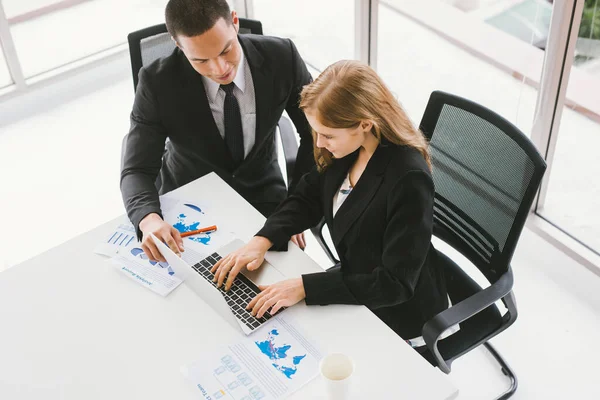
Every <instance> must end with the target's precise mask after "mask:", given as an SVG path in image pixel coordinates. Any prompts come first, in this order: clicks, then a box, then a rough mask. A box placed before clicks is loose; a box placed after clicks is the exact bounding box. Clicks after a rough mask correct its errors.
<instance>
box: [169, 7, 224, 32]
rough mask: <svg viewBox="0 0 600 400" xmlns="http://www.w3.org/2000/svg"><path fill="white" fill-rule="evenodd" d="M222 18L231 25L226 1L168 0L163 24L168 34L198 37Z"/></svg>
mask: <svg viewBox="0 0 600 400" xmlns="http://www.w3.org/2000/svg"><path fill="white" fill-rule="evenodd" d="M220 18H223V19H225V22H227V23H228V24H231V10H230V9H229V4H227V1H226V0H169V3H167V7H166V8H165V22H166V24H167V29H168V30H169V33H170V34H171V36H173V37H174V38H177V36H180V35H181V36H187V37H192V36H198V35H202V34H203V33H204V32H206V31H208V30H209V29H211V28H212V27H213V26H215V24H216V23H217V21H218V20H219V19H220Z"/></svg>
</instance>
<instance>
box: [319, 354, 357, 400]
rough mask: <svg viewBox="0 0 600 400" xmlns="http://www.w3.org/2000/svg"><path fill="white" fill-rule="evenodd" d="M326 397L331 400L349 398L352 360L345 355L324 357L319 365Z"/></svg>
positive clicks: (345, 399) (352, 367) (352, 368)
mask: <svg viewBox="0 0 600 400" xmlns="http://www.w3.org/2000/svg"><path fill="white" fill-rule="evenodd" d="M319 370H320V371H321V376H322V377H323V381H324V382H325V390H326V392H327V396H328V398H329V399H331V400H347V399H349V398H350V381H351V378H352V373H353V372H354V363H353V362H352V359H351V358H350V357H348V356H347V355H345V354H341V353H332V354H328V355H326V356H325V357H324V358H323V359H322V360H321V362H320V363H319Z"/></svg>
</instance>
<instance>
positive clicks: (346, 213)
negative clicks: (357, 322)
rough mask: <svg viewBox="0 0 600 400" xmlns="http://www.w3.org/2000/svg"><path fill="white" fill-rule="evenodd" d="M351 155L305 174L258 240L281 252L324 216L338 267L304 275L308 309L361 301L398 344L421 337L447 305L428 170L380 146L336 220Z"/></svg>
mask: <svg viewBox="0 0 600 400" xmlns="http://www.w3.org/2000/svg"><path fill="white" fill-rule="evenodd" d="M357 156H358V150H357V151H356V152H354V153H352V154H350V155H348V156H346V157H344V158H342V159H338V160H335V161H334V162H333V164H332V165H331V166H329V167H328V168H327V169H326V170H325V171H324V172H322V173H319V172H317V170H316V169H314V170H313V171H312V172H309V173H307V174H306V175H304V176H303V178H302V179H301V181H300V183H299V184H298V186H297V188H296V190H295V192H294V193H293V194H292V195H291V196H289V197H288V198H287V199H286V200H285V201H284V202H282V203H281V205H280V206H279V208H278V209H277V211H276V212H275V213H274V214H273V215H271V216H270V217H269V218H268V219H267V221H266V223H265V225H264V227H263V228H262V229H261V230H260V231H259V232H258V233H257V235H258V236H264V237H266V238H268V239H270V240H271V241H272V242H273V243H274V246H273V247H274V248H279V249H281V248H286V243H287V242H288V240H289V238H290V236H292V235H293V234H296V233H299V232H303V231H304V230H305V229H308V228H310V227H312V226H314V225H316V224H317V223H318V222H319V221H320V220H321V218H322V217H323V216H325V220H326V222H327V225H328V226H329V229H330V232H331V237H332V239H333V242H334V244H335V248H336V250H337V253H338V255H339V257H340V261H341V267H340V268H335V269H333V270H331V271H327V272H320V273H314V274H308V275H303V276H302V280H303V283H304V289H305V291H306V304H309V305H311V304H320V305H325V304H363V305H365V306H367V307H368V308H369V309H370V310H371V311H372V312H373V313H375V314H376V315H377V316H378V317H379V318H380V319H381V320H383V321H384V322H385V323H386V324H387V325H388V326H389V327H390V328H392V329H393V330H394V331H396V332H397V333H398V334H399V335H400V336H401V337H403V338H404V339H410V338H413V337H417V336H421V329H422V327H423V325H424V323H425V322H427V321H428V320H429V319H430V318H431V317H433V316H434V315H436V314H437V313H439V312H440V311H443V310H444V309H446V308H447V307H448V299H447V294H446V286H445V282H444V274H443V271H442V270H441V269H440V268H439V267H438V266H437V263H436V262H435V257H436V251H435V249H434V248H433V246H432V244H431V235H432V225H433V197H434V186H433V181H432V178H431V174H430V171H429V168H428V166H427V163H426V162H425V160H424V158H423V156H422V155H421V153H419V152H418V151H417V150H416V149H414V148H412V147H407V146H398V145H394V144H391V143H389V142H387V143H382V144H380V145H379V147H378V148H377V150H376V151H375V153H374V154H373V156H372V157H371V159H370V160H369V162H368V164H367V167H366V169H365V170H364V172H363V174H362V176H361V177H360V179H359V180H358V182H357V183H356V185H355V187H354V188H353V190H352V192H350V194H349V195H348V197H347V198H346V200H345V201H344V203H343V204H342V205H341V207H340V208H339V210H338V212H337V213H336V215H335V217H334V216H333V197H334V195H335V194H336V192H337V191H338V190H339V188H340V185H341V184H342V181H343V180H344V178H345V177H346V175H347V173H348V171H349V169H350V167H351V166H352V164H353V163H354V162H355V160H356V158H357Z"/></svg>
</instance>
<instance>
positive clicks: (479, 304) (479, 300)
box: [423, 267, 514, 373]
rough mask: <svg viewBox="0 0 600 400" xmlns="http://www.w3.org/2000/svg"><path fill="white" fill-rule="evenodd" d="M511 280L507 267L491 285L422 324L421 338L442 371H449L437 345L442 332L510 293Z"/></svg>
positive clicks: (509, 269)
mask: <svg viewBox="0 0 600 400" xmlns="http://www.w3.org/2000/svg"><path fill="white" fill-rule="evenodd" d="M513 282H514V280H513V273H512V269H511V268H510V267H509V268H508V271H507V272H506V273H505V274H504V275H502V276H501V277H500V279H498V281H496V282H495V283H494V284H493V285H491V286H489V287H487V288H485V289H484V290H482V291H480V292H478V293H475V294H474V295H473V296H471V297H468V298H466V299H465V300H463V301H461V302H459V303H457V304H455V305H453V306H452V307H450V308H448V309H446V310H444V311H442V312H441V313H439V314H437V315H436V316H435V317H433V318H432V319H430V320H429V321H427V323H425V325H424V326H423V339H424V340H425V344H426V345H427V348H428V349H429V351H431V353H432V354H433V355H434V357H435V359H436V361H437V363H438V366H439V368H440V369H441V370H442V371H443V372H445V373H449V372H450V366H449V365H448V364H447V363H446V361H445V360H444V358H443V357H442V356H441V354H440V352H439V349H438V345H437V343H438V341H439V339H440V336H441V335H442V333H444V331H445V330H446V329H448V328H450V327H452V326H454V325H456V324H458V323H460V322H463V321H464V320H466V319H469V318H471V317H472V316H474V315H475V314H477V313H479V312H481V311H482V310H485V309H486V308H487V307H489V306H491V305H492V304H494V303H495V302H497V301H498V300H501V299H503V298H504V297H505V296H507V295H508V294H509V293H511V291H512V287H513Z"/></svg>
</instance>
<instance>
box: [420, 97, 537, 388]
mask: <svg viewBox="0 0 600 400" xmlns="http://www.w3.org/2000/svg"><path fill="white" fill-rule="evenodd" d="M419 128H420V129H421V131H422V132H423V133H424V134H425V136H426V137H427V139H428V140H429V141H430V149H431V156H432V164H433V172H432V174H433V180H434V183H435V200H434V216H433V218H434V228H433V233H434V235H435V236H436V237H438V238H440V239H442V240H443V241H444V242H446V243H447V244H449V245H450V246H452V247H453V248H454V249H455V250H457V251H458V252H460V253H461V254H462V255H463V256H465V257H466V258H467V259H468V260H469V261H470V262H471V263H473V265H474V266H475V267H477V269H479V271H481V273H482V274H483V276H484V277H485V278H486V279H487V280H488V281H489V283H490V286H489V287H486V288H485V289H483V288H482V287H480V286H479V285H478V284H477V283H476V282H475V281H474V280H473V279H472V278H471V277H470V276H469V275H468V274H467V273H466V272H465V270H464V269H463V268H461V266H459V265H458V264H456V263H455V262H454V261H452V260H451V259H450V258H449V257H448V256H446V255H444V254H442V253H441V252H439V251H438V253H439V256H438V264H439V267H440V268H443V269H444V272H445V277H446V285H447V288H448V295H449V296H450V299H451V300H452V304H453V305H452V307H450V308H448V309H447V310H445V311H443V312H441V313H439V314H438V315H436V316H435V317H434V318H432V319H431V320H430V321H428V322H427V323H426V324H425V325H424V327H423V338H424V339H425V343H426V344H427V347H428V349H429V352H430V354H429V355H428V356H431V357H430V358H431V359H430V361H432V362H433V363H434V364H435V365H437V366H438V367H439V368H440V369H441V370H442V371H444V372H445V373H450V366H451V364H452V362H453V361H454V360H455V359H457V358H458V357H460V356H462V355H463V354H465V353H467V352H469V351H470V350H472V349H474V348H476V347H477V346H479V345H481V344H483V345H484V346H485V347H486V348H487V349H488V350H489V351H490V353H491V354H492V356H493V357H494V358H495V359H496V360H497V361H498V363H499V364H500V365H501V370H502V372H503V373H504V374H505V375H506V376H508V377H509V379H510V380H511V386H510V388H509V390H508V391H506V392H505V393H503V394H502V395H501V396H500V397H499V399H507V398H509V397H511V396H512V395H513V394H514V392H515V391H516V389H517V385H518V381H517V378H516V376H515V374H514V372H513V371H512V370H511V369H510V367H509V366H508V364H507V363H506V362H505V361H504V359H503V358H502V357H501V356H500V354H498V352H497V351H496V350H495V349H494V348H493V347H492V345H491V344H490V343H489V342H488V341H489V340H490V339H491V338H493V337H494V336H496V335H497V334H498V333H500V332H502V331H503V330H505V329H506V328H508V327H509V326H510V325H512V324H513V323H514V322H515V320H516V318H517V306H516V302H515V297H514V294H513V292H512V287H513V273H512V269H511V266H510V261H511V258H512V256H513V253H514V250H515V247H516V246H517V242H518V240H519V236H520V235H521V231H522V230H523V226H524V224H525V220H526V219H527V216H528V213H529V210H530V208H531V205H532V202H533V200H534V197H535V195H536V192H537V191H538V188H539V185H540V182H541V180H542V176H543V175H544V172H545V170H546V163H545V161H544V159H543V158H542V157H541V156H540V154H539V153H538V151H537V150H536V148H535V147H534V145H533V144H532V143H531V142H530V141H529V139H528V138H527V137H526V136H525V135H524V134H523V133H522V132H521V131H520V130H519V129H518V128H517V127H515V126H514V125H513V124H511V123H510V122H508V121H507V120H506V119H504V118H502V117H501V116H499V115H498V114H496V113H494V112H492V111H491V110H489V109H487V108H485V107H483V106H481V105H478V104H476V103H474V102H471V101H469V100H466V99H463V98H461V97H458V96H454V95H451V94H448V93H444V92H439V91H436V92H433V93H432V94H431V97H430V98H429V102H428V104H427V108H426V109H425V113H424V115H423V119H422V120H421V124H420V127H419ZM499 300H501V301H502V302H503V303H504V305H505V307H506V308H507V312H506V313H505V314H504V315H501V312H500V310H499V308H498V307H497V305H496V304H495V303H496V302H497V301H499ZM455 324H460V330H459V331H458V332H456V333H454V334H453V335H451V336H449V337H447V338H445V339H443V340H440V335H441V334H442V333H443V332H444V331H445V330H446V329H448V328H449V327H451V326H454V325H455Z"/></svg>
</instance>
